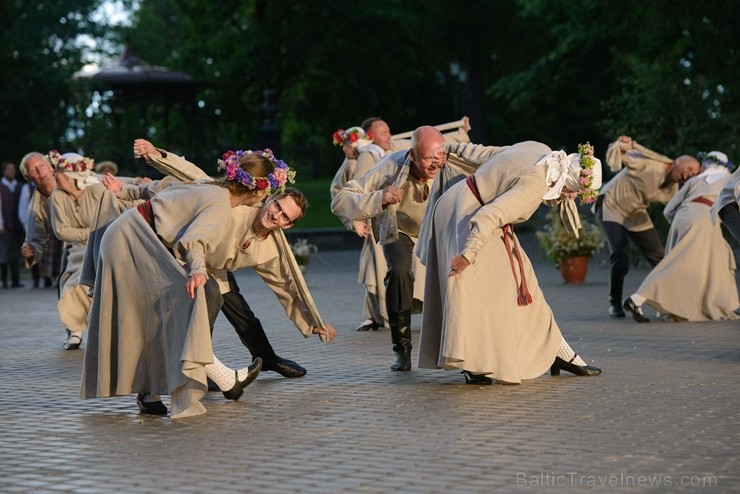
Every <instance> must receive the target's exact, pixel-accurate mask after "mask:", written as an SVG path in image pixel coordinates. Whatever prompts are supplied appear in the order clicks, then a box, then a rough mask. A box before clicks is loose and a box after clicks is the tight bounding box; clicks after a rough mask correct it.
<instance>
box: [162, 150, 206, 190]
mask: <svg viewBox="0 0 740 494" xmlns="http://www.w3.org/2000/svg"><path fill="white" fill-rule="evenodd" d="M157 151H159V153H158V154H157V155H155V156H152V155H147V156H148V159H147V163H149V165H151V166H152V168H154V169H155V170H157V171H158V172H160V173H164V174H165V175H169V176H172V177H175V178H176V179H178V180H180V181H183V182H189V181H193V180H213V179H212V178H211V177H210V176H208V174H207V173H206V172H204V171H203V170H201V169H200V168H198V166H196V165H195V164H193V163H191V162H190V161H188V160H186V159H185V158H184V157H182V156H178V155H176V154H174V153H170V152H168V151H165V150H164V149H159V148H157Z"/></svg>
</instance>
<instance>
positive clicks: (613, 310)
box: [609, 304, 624, 317]
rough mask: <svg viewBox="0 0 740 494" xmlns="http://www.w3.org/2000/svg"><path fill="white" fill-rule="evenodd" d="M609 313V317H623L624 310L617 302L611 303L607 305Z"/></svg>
mask: <svg viewBox="0 0 740 494" xmlns="http://www.w3.org/2000/svg"><path fill="white" fill-rule="evenodd" d="M609 315H610V316H611V317H624V310H622V307H621V306H620V305H619V304H611V305H610V306H609Z"/></svg>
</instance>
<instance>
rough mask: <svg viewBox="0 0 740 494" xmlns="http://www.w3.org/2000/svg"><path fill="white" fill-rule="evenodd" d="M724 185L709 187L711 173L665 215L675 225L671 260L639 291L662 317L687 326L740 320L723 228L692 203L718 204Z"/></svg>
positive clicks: (688, 186) (695, 180) (689, 184)
mask: <svg viewBox="0 0 740 494" xmlns="http://www.w3.org/2000/svg"><path fill="white" fill-rule="evenodd" d="M724 182H725V181H724V180H722V179H721V180H718V181H716V182H713V183H709V182H708V181H707V176H706V174H705V173H702V174H699V175H697V176H695V177H692V178H690V179H689V180H688V181H686V183H685V184H684V185H683V187H681V189H680V190H679V191H678V193H677V194H676V195H675V196H674V197H673V199H671V201H670V202H669V203H668V205H667V206H666V208H665V210H664V211H663V213H664V214H665V215H666V217H667V218H668V219H669V220H672V222H671V229H670V231H669V232H668V239H667V241H666V253H665V257H664V258H663V260H662V261H660V263H658V265H657V266H655V267H654V268H653V269H652V271H650V273H649V274H648V275H647V277H646V278H645V280H644V281H643V282H642V284H641V285H640V288H638V289H637V293H638V294H639V295H642V296H643V297H645V298H646V299H647V300H646V301H645V303H646V304H648V305H650V306H652V307H654V308H656V309H657V310H659V311H660V312H661V313H665V314H671V315H673V316H676V317H678V318H679V319H682V320H687V321H708V320H721V319H737V318H738V316H737V314H735V312H734V311H735V310H736V309H738V307H740V302H739V301H738V293H737V285H736V283H735V268H736V266H735V257H734V255H733V253H732V249H731V248H730V246H729V244H728V243H727V241H726V240H725V239H724V237H723V236H722V230H721V227H720V224H719V223H716V224H712V221H711V215H710V210H709V209H710V206H708V205H706V204H703V203H699V202H692V201H693V199H696V198H698V197H704V198H706V199H708V200H710V201H713V200H715V198H716V197H717V194H718V193H719V191H720V189H721V188H722V185H723V184H724Z"/></svg>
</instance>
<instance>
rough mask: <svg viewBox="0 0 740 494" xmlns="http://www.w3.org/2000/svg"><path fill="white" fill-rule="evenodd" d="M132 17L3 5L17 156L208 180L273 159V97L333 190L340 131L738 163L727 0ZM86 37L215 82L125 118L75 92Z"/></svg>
mask: <svg viewBox="0 0 740 494" xmlns="http://www.w3.org/2000/svg"><path fill="white" fill-rule="evenodd" d="M119 2H120V3H122V4H123V5H125V6H127V7H129V8H131V15H132V17H131V28H130V29H126V30H125V32H124V30H122V29H111V28H110V26H108V25H106V22H105V20H100V19H94V18H93V17H92V15H91V14H92V12H94V11H95V9H96V8H97V7H98V6H99V4H101V0H74V1H71V0H70V1H67V2H52V1H49V0H47V1H42V0H36V1H20V0H17V1H9V2H2V3H1V4H0V5H1V6H0V13H1V14H2V15H3V19H6V25H5V29H4V31H3V33H2V35H1V36H3V41H4V43H3V48H2V51H0V61H1V62H3V64H4V70H3V73H2V76H0V77H2V81H3V91H2V95H1V96H0V97H1V98H2V100H0V103H1V104H2V106H1V107H0V108H1V109H2V111H3V117H4V118H3V119H2V123H0V125H2V126H3V130H4V132H3V136H4V137H5V139H6V143H7V144H6V150H7V152H8V153H11V155H15V156H18V155H22V154H23V153H24V152H25V151H27V150H29V149H46V148H50V147H59V148H63V149H67V148H71V147H74V148H76V149H77V150H80V151H86V152H88V153H91V155H92V156H94V157H96V158H99V159H103V158H105V157H108V154H109V153H112V152H113V151H114V150H117V152H125V153H127V154H128V151H127V150H128V149H129V147H130V142H129V141H130V140H131V139H133V138H135V137H140V136H143V137H148V138H150V139H151V140H152V141H153V142H155V144H159V145H162V146H167V147H170V148H171V149H173V150H186V149H193V150H194V151H193V152H192V153H193V154H190V155H189V157H190V158H191V159H193V160H194V161H196V162H197V163H199V164H202V165H205V166H206V168H207V169H208V165H209V164H211V163H215V158H216V156H217V155H218V154H219V153H220V152H222V151H223V150H226V149H230V148H249V147H252V148H253V147H258V146H262V145H264V144H265V136H266V134H265V133H264V132H261V130H264V129H263V128H262V127H263V122H264V119H265V117H266V115H265V113H264V112H262V110H261V106H262V104H263V102H264V100H265V90H268V89H269V90H271V91H272V93H271V102H272V103H273V104H274V105H276V106H275V108H274V109H276V110H277V111H276V112H275V113H274V117H275V120H276V123H277V124H278V125H279V128H280V130H281V141H280V144H281V145H282V149H281V150H280V152H281V155H282V156H283V157H284V158H285V159H286V161H288V162H289V163H290V164H291V165H292V166H295V167H297V168H298V169H299V172H300V173H301V175H302V176H304V177H306V175H314V176H316V175H320V176H324V177H328V176H331V175H332V174H333V173H334V171H335V169H336V167H337V166H338V164H339V163H340V162H341V152H340V151H339V150H338V149H336V148H334V147H332V146H331V139H330V136H331V134H332V132H333V131H334V130H336V129H337V128H338V127H343V128H346V127H348V126H351V125H357V124H359V123H360V122H361V121H362V120H363V119H364V118H366V117H368V116H372V115H380V116H382V117H383V118H384V119H385V120H387V121H388V123H389V124H390V126H391V130H392V131H394V132H402V131H406V130H411V129H413V128H415V127H416V126H418V125H421V124H426V123H431V124H435V123H442V122H446V121H451V120H456V119H457V118H460V117H461V116H462V115H463V114H469V115H470V116H471V119H472V124H473V132H472V136H473V140H474V141H477V142H483V143H490V144H507V143H511V142H515V141H518V140H522V139H536V140H540V141H542V142H545V143H547V144H548V145H550V146H552V147H559V146H565V147H566V148H569V149H570V150H573V149H574V147H575V145H576V144H577V143H578V142H583V141H585V140H590V141H591V142H592V143H593V144H594V145H595V146H596V149H597V153H599V154H600V153H603V151H604V150H605V147H606V144H607V143H608V142H610V141H611V140H612V139H614V138H615V137H616V136H617V135H618V134H620V133H627V134H630V135H632V136H633V137H634V138H635V139H637V140H638V141H640V142H641V143H643V144H645V145H647V146H649V147H652V148H654V149H656V150H658V151H661V152H663V153H664V154H668V155H671V154H677V153H679V152H695V151H697V150H700V149H703V150H707V149H721V150H723V151H725V152H727V153H728V154H729V155H730V157H731V159H733V160H734V161H736V162H737V161H738V160H740V157H738V156H737V155H736V154H737V149H736V141H737V134H738V132H737V126H738V121H740V119H738V116H740V115H738V113H739V109H738V99H737V96H736V94H735V93H736V91H737V89H736V88H737V82H736V81H737V80H739V79H740V78H739V76H740V74H738V71H740V64H738V59H737V57H738V55H737V48H736V45H737V44H736V43H735V42H734V39H735V37H736V36H734V32H735V30H736V26H738V25H740V22H739V21H740V19H739V18H738V17H739V15H738V9H740V7H738V6H737V5H740V4H737V2H734V1H732V0H710V1H707V2H700V3H698V2H695V1H690V0H672V1H668V0H654V1H649V2H645V1H643V0H623V1H622V2H619V3H618V4H614V3H613V2H604V1H602V0H497V1H486V0H470V1H468V2H464V3H460V2H451V1H448V0H406V1H402V0H375V1H373V2H360V3H353V4H346V3H331V2H325V1H322V0H297V1H291V2H288V1H282V0H251V1H247V2H245V1H243V0H219V1H217V2H213V1H205V0H119ZM134 7H135V8H134ZM79 34H87V35H89V36H91V37H93V38H95V39H98V40H107V41H109V42H108V43H98V45H97V46H98V49H99V50H103V51H105V53H106V54H107V55H108V60H112V59H115V57H114V56H113V54H114V53H115V52H118V53H120V51H121V49H122V48H121V47H122V44H123V42H124V40H125V39H126V38H128V39H129V40H130V43H131V46H132V48H133V49H134V52H135V53H136V54H137V55H138V56H139V57H141V58H142V59H144V60H146V61H148V62H150V63H151V64H154V65H159V66H166V67H169V68H171V69H174V70H178V71H182V72H185V73H187V74H190V75H191V76H193V77H194V78H195V79H196V80H198V81H199V82H201V83H202V84H203V86H202V87H201V89H200V90H199V92H198V94H197V97H196V98H195V99H194V102H193V105H194V107H195V108H194V109H191V108H186V107H184V106H180V107H176V108H175V109H174V110H173V111H171V112H170V113H165V112H163V111H162V105H163V103H156V102H147V103H142V104H141V105H140V107H139V108H137V107H134V108H133V109H127V110H126V112H125V113H120V112H116V107H115V105H114V104H113V103H114V102H113V101H111V100H109V99H106V98H107V97H108V96H106V95H105V94H103V95H99V96H98V99H99V101H96V102H93V103H94V105H92V106H91V100H90V95H89V94H88V93H85V92H84V90H80V86H79V84H76V83H75V84H73V83H72V79H71V76H72V74H73V73H75V72H76V71H77V70H79V69H80V68H81V66H82V64H83V63H84V61H85V60H83V57H84V56H91V55H90V54H89V53H88V52H83V51H81V49H80V47H79V45H78V44H77V43H76V42H75V40H77V39H78V38H77V36H78V35H79ZM113 41H115V42H116V43H117V44H116V45H113V44H111V42H113ZM114 48H115V49H114ZM452 64H455V66H456V67H457V68H458V70H457V71H456V72H455V73H453V71H452V70H451V68H452ZM73 88H77V91H76V92H75V91H73V90H72V89H73ZM191 106H192V105H191ZM190 112H192V115H191V114H190ZM165 115H167V121H166V122H165ZM165 129H168V130H169V132H168V133H167V132H165ZM211 171H212V169H211Z"/></svg>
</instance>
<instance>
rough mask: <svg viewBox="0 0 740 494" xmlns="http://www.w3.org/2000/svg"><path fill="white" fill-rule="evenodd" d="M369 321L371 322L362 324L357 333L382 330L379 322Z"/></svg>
mask: <svg viewBox="0 0 740 494" xmlns="http://www.w3.org/2000/svg"><path fill="white" fill-rule="evenodd" d="M368 321H369V322H364V323H362V325H361V326H359V327H358V328H357V331H370V330H373V331H377V330H378V328H380V324H378V323H377V322H375V321H370V319H368Z"/></svg>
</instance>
